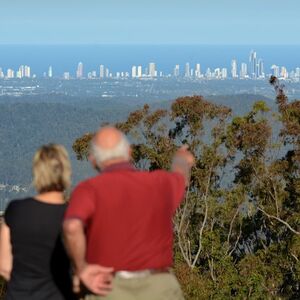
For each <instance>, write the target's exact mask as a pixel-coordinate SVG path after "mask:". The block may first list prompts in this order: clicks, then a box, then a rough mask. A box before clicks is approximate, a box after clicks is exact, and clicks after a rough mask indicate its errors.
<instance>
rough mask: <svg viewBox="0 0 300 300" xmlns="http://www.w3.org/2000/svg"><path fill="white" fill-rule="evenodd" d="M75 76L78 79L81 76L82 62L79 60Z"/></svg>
mask: <svg viewBox="0 0 300 300" xmlns="http://www.w3.org/2000/svg"><path fill="white" fill-rule="evenodd" d="M76 78H78V79H80V78H83V63H82V62H80V63H79V64H78V67H77V71H76Z"/></svg>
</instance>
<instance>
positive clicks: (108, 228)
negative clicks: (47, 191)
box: [65, 163, 185, 271]
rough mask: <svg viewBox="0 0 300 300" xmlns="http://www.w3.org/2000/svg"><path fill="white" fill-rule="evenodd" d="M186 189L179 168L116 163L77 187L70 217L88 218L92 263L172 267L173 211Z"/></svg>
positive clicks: (126, 267)
mask: <svg viewBox="0 0 300 300" xmlns="http://www.w3.org/2000/svg"><path fill="white" fill-rule="evenodd" d="M184 192H185V183H184V178H183V176H182V175H181V174H179V173H175V172H167V171H162V170H158V171H153V172H146V171H138V170H136V169H135V168H134V167H133V166H132V165H131V164H129V163H121V164H115V165H112V166H110V167H108V168H106V169H105V170H104V171H103V172H102V173H100V174H99V175H98V176H96V177H93V178H91V179H88V180H86V181H84V182H82V183H80V184H79V185H78V186H77V187H76V188H75V190H74V191H73V193H72V196H71V200H70V203H69V206H68V209H67V212H66V216H65V218H66V219H69V218H79V219H80V220H82V222H83V223H84V224H85V226H86V235H87V254H86V256H87V257H86V259H87V262H89V263H92V264H100V265H102V266H109V267H113V268H114V270H115V271H118V270H143V269H156V268H164V267H170V266H171V265H172V262H173V259H172V257H173V250H172V249H173V225H172V217H173V215H174V212H175V210H176V208H177V207H178V206H179V204H180V202H181V200H182V199H183V196H184Z"/></svg>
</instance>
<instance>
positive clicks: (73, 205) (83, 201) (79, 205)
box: [65, 183, 95, 225]
mask: <svg viewBox="0 0 300 300" xmlns="http://www.w3.org/2000/svg"><path fill="white" fill-rule="evenodd" d="M94 210H95V191H94V189H93V187H92V186H91V185H89V184H87V183H81V184H79V185H78V186H77V187H76V188H75V189H74V191H73V193H72V194H71V198H70V202H69V205H68V208H67V210H66V213H65V220H66V219H80V220H81V221H82V222H83V223H84V224H85V225H86V224H87V223H88V222H89V220H90V218H91V217H92V215H93V212H94Z"/></svg>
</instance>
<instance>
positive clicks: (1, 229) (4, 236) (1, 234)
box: [0, 221, 13, 281]
mask: <svg viewBox="0 0 300 300" xmlns="http://www.w3.org/2000/svg"><path fill="white" fill-rule="evenodd" d="M12 259H13V257H12V252H11V243H10V230H9V227H8V226H7V225H6V224H5V222H4V221H3V223H2V224H1V225H0V275H1V276H2V277H3V278H4V279H5V280H7V281H8V280H9V279H10V273H11V270H12Z"/></svg>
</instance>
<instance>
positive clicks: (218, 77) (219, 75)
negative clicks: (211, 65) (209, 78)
mask: <svg viewBox="0 0 300 300" xmlns="http://www.w3.org/2000/svg"><path fill="white" fill-rule="evenodd" d="M213 77H214V78H215V79H220V78H221V69H220V68H216V69H215V70H214V74H213Z"/></svg>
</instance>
